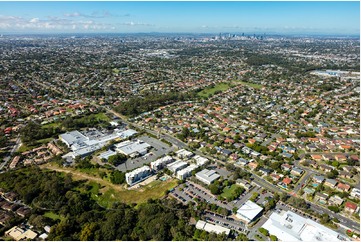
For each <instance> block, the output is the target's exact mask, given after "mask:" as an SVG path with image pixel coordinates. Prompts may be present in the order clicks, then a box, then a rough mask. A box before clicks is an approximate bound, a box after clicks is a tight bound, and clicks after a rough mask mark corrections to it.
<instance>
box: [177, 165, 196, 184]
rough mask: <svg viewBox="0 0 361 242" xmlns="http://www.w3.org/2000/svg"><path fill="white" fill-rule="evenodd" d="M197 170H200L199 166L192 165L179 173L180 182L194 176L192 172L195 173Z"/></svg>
mask: <svg viewBox="0 0 361 242" xmlns="http://www.w3.org/2000/svg"><path fill="white" fill-rule="evenodd" d="M197 168H198V165H195V164H192V165H190V166H188V167H186V168H184V169H183V170H180V171H178V172H177V178H178V179H179V180H184V179H186V178H187V177H190V176H191V175H192V171H194V170H195V169H197Z"/></svg>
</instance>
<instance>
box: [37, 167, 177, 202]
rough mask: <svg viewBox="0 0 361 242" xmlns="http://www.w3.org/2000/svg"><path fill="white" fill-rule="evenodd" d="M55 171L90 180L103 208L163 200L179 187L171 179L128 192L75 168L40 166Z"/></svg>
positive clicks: (96, 198) (96, 197)
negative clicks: (121, 203)
mask: <svg viewBox="0 0 361 242" xmlns="http://www.w3.org/2000/svg"><path fill="white" fill-rule="evenodd" d="M40 167H41V168H47V169H50V170H55V171H57V172H65V173H70V174H72V177H73V179H75V180H84V179H86V180H88V183H87V184H88V185H90V186H91V188H90V189H89V190H88V191H90V192H91V196H92V198H93V199H95V200H96V201H97V202H98V203H99V205H101V206H103V207H111V205H112V204H113V203H114V202H124V203H144V202H146V201H147V200H148V199H150V198H153V199H157V198H161V197H163V196H164V195H165V192H166V191H168V190H170V189H171V188H174V187H176V186H177V180H175V179H169V180H167V181H159V180H156V181H153V182H151V183H149V184H148V185H146V186H143V187H141V188H138V189H135V190H128V189H126V188H125V187H124V185H115V184H112V183H111V182H109V181H107V180H104V179H101V178H100V177H98V176H97V175H96V174H87V173H83V172H81V171H79V170H76V169H73V168H65V167H58V166H56V165H54V164H51V163H46V164H43V165H41V166H40Z"/></svg>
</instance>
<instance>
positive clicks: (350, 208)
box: [345, 201, 357, 213]
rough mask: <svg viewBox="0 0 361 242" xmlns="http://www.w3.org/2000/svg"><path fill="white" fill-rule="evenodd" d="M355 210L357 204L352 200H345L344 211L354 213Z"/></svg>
mask: <svg viewBox="0 0 361 242" xmlns="http://www.w3.org/2000/svg"><path fill="white" fill-rule="evenodd" d="M356 211H357V204H356V203H353V202H349V201H347V202H345V212H347V213H355V212H356Z"/></svg>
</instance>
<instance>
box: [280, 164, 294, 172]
mask: <svg viewBox="0 0 361 242" xmlns="http://www.w3.org/2000/svg"><path fill="white" fill-rule="evenodd" d="M281 169H282V170H284V171H290V170H291V169H292V166H291V165H289V164H287V163H285V164H282V165H281Z"/></svg>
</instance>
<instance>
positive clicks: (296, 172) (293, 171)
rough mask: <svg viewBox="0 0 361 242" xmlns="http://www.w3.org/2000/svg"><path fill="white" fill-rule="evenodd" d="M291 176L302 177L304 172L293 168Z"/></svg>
mask: <svg viewBox="0 0 361 242" xmlns="http://www.w3.org/2000/svg"><path fill="white" fill-rule="evenodd" d="M291 174H292V175H295V176H300V175H302V174H303V170H302V169H300V168H298V167H293V168H292V170H291Z"/></svg>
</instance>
